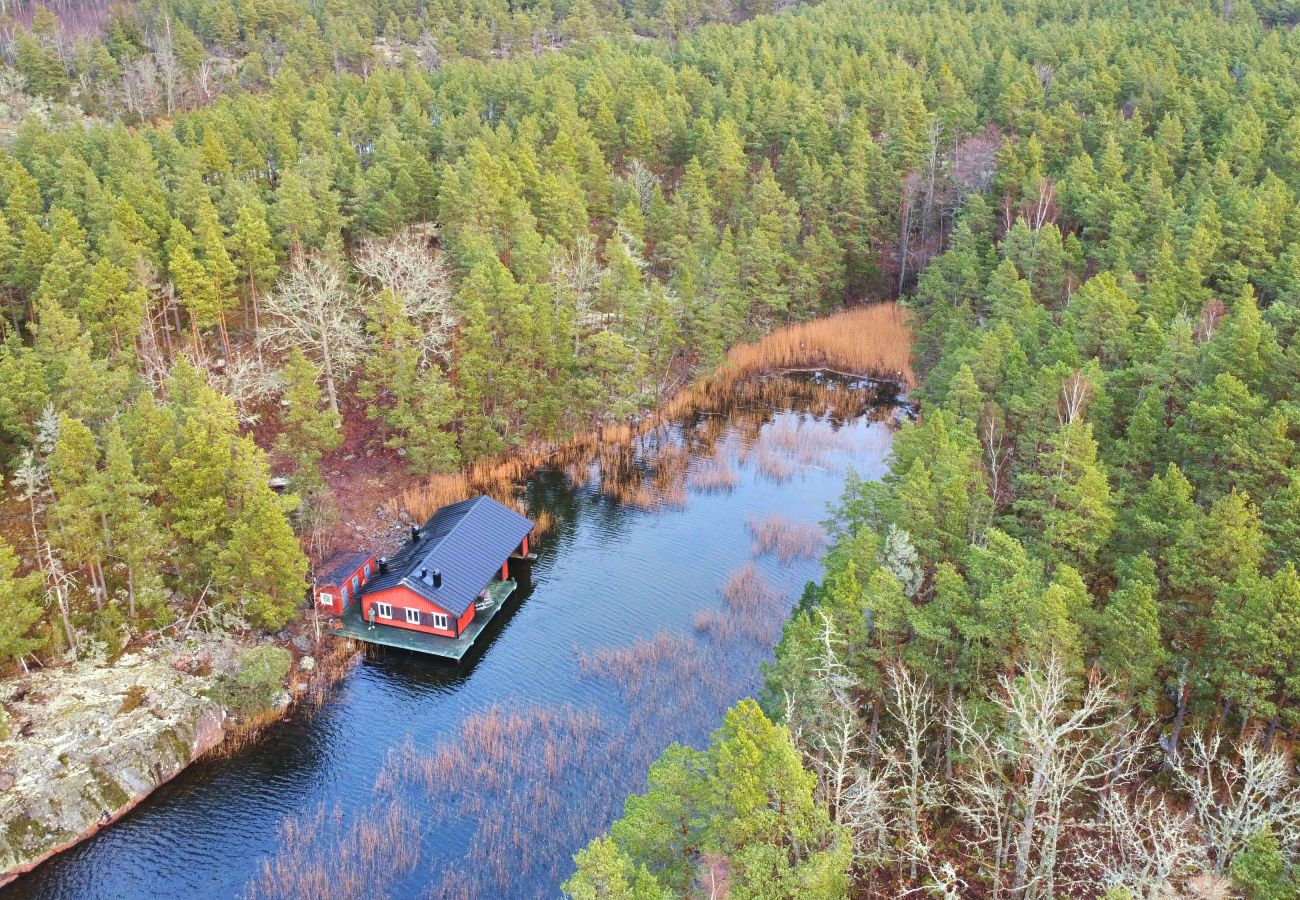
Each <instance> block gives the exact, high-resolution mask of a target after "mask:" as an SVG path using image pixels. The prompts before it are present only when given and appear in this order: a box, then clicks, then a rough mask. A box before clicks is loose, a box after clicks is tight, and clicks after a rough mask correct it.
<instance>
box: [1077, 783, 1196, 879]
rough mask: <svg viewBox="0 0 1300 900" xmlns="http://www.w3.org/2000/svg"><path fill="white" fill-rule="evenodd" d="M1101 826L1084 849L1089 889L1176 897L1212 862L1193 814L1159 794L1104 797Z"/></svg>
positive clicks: (1083, 864) (1080, 853)
mask: <svg viewBox="0 0 1300 900" xmlns="http://www.w3.org/2000/svg"><path fill="white" fill-rule="evenodd" d="M1095 825H1096V827H1095V829H1094V834H1093V835H1092V839H1091V840H1088V841H1086V842H1084V843H1083V845H1082V846H1081V847H1080V849H1079V851H1078V862H1079V864H1080V867H1081V868H1082V869H1083V870H1084V871H1087V872H1089V877H1088V878H1087V879H1086V882H1085V883H1086V884H1087V885H1094V884H1096V883H1098V882H1100V883H1101V884H1102V885H1105V886H1106V887H1113V888H1124V889H1126V890H1128V891H1129V892H1130V893H1131V894H1132V895H1133V896H1135V897H1141V898H1144V900H1157V898H1161V897H1169V896H1173V895H1174V894H1175V893H1176V892H1177V891H1176V889H1177V887H1178V883H1179V882H1180V881H1181V880H1183V879H1185V878H1186V877H1188V876H1190V875H1192V874H1194V873H1195V872H1197V871H1199V870H1200V869H1201V868H1202V866H1203V865H1204V864H1205V862H1206V859H1205V852H1204V850H1203V848H1202V846H1201V842H1200V839H1199V837H1198V835H1197V831H1196V823H1195V822H1194V821H1193V819H1192V816H1191V815H1190V814H1188V813H1184V812H1179V811H1177V810H1175V809H1173V808H1172V807H1171V806H1170V804H1169V803H1168V801H1167V800H1166V799H1165V798H1163V797H1159V796H1158V795H1157V794H1156V793H1155V791H1153V790H1147V791H1144V792H1143V793H1142V794H1141V795H1140V796H1138V797H1136V798H1132V799H1131V798H1129V797H1127V796H1125V795H1124V794H1123V793H1121V792H1119V791H1114V792H1109V793H1106V794H1103V795H1102V797H1101V802H1100V804H1099V808H1098V811H1097V821H1096V823H1095Z"/></svg>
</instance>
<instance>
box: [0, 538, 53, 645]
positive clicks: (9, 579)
mask: <svg viewBox="0 0 1300 900" xmlns="http://www.w3.org/2000/svg"><path fill="white" fill-rule="evenodd" d="M41 587H42V578H41V573H40V572H31V573H29V574H26V575H20V574H18V557H17V555H16V554H15V553H14V551H13V548H12V547H10V546H9V545H8V544H6V543H0V659H3V660H12V661H16V662H19V663H22V660H23V657H24V656H26V655H28V654H29V653H32V652H34V651H36V650H39V649H41V648H42V647H43V646H45V638H44V637H43V636H41V635H40V634H38V633H35V632H36V631H37V626H38V624H39V623H40V621H41V616H42V612H43V610H42V609H41V603H40V596H41ZM23 667H24V668H26V664H25V663H24V664H23Z"/></svg>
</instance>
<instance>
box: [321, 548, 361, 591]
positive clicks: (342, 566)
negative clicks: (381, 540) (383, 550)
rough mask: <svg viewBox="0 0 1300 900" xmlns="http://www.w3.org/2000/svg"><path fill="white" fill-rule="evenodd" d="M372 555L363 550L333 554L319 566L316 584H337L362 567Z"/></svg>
mask: <svg viewBox="0 0 1300 900" xmlns="http://www.w3.org/2000/svg"><path fill="white" fill-rule="evenodd" d="M372 555H373V554H371V553H369V552H367V551H365V550H352V551H344V552H341V553H335V554H334V555H333V556H331V557H330V558H329V559H328V560H327V561H326V562H325V564H324V565H322V566H321V571H320V574H319V575H317V576H316V583H317V584H319V585H327V584H328V585H334V584H339V583H340V582H342V581H343V579H344V578H347V577H348V576H349V575H351V574H352V573H353V572H355V571H356V570H357V569H359V568H361V567H362V566H364V565H365V564H366V560H368V559H370V557H371V556H372Z"/></svg>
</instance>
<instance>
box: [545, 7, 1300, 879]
mask: <svg viewBox="0 0 1300 900" xmlns="http://www.w3.org/2000/svg"><path fill="white" fill-rule="evenodd" d="M1258 13H1259V11H1257V10H1256V9H1255V8H1253V7H1250V6H1249V5H1234V4H1224V5H1223V6H1222V7H1220V6H1218V5H1213V6H1212V5H1210V4H1190V5H1189V4H1182V5H1180V6H1178V7H1177V9H1174V8H1171V7H1167V6H1162V5H1159V4H1147V3H1138V4H1131V3H1128V4H1111V3H1102V4H1089V5H1084V4H1076V3H1073V2H1054V0H1049V2H1044V3H1022V4H1011V5H1007V6H1003V5H998V6H994V7H989V6H981V5H978V4H974V5H973V4H965V3H940V4H938V5H935V4H931V3H925V4H914V3H909V2H901V3H891V4H883V3H881V4H877V3H847V4H844V5H843V6H828V7H822V8H820V9H818V10H815V11H809V12H805V13H801V14H798V15H795V16H792V17H789V18H782V19H779V20H777V21H774V22H771V23H766V22H765V23H760V24H758V25H755V26H748V27H747V28H741V29H739V31H740V32H741V33H746V32H747V31H748V30H749V29H752V30H753V32H754V33H755V35H756V40H758V41H759V42H760V43H761V42H768V41H775V42H782V41H788V42H789V43H788V44H783V46H790V45H794V46H797V47H798V51H797V53H795V54H791V55H782V56H780V57H779V58H781V59H782V60H783V61H786V60H789V62H788V63H783V64H788V65H790V66H800V65H804V66H808V67H810V70H811V71H816V72H821V71H824V70H825V69H826V68H828V63H827V60H830V59H834V60H840V61H842V60H843V59H844V56H845V55H846V54H851V53H852V52H853V51H852V50H849V49H846V48H859V47H864V46H874V45H876V44H878V43H883V44H884V45H885V46H887V47H888V48H889V52H888V53H887V54H884V56H885V57H886V58H888V59H889V60H890V62H891V64H893V66H894V68H893V69H891V71H890V75H891V76H892V79H893V80H892V81H891V82H890V83H891V84H892V85H893V86H894V87H895V89H896V90H897V91H898V93H899V94H900V95H901V96H904V97H907V98H909V101H908V102H910V103H912V104H915V105H916V107H917V108H918V109H924V110H925V111H926V115H925V117H924V118H925V120H926V122H927V123H928V126H927V127H926V128H923V129H921V130H920V131H919V132H909V131H908V130H907V128H906V127H904V126H903V125H902V124H901V123H902V122H904V121H905V120H904V119H901V118H891V116H890V112H889V110H888V109H885V110H882V112H883V115H882V118H881V120H880V121H882V122H885V123H892V124H893V127H892V128H891V130H890V131H889V137H890V140H891V141H894V142H902V141H905V140H908V139H915V140H917V141H918V142H919V146H921V147H923V148H928V158H927V157H926V156H925V155H924V154H923V156H922V158H921V160H920V161H919V162H920V164H919V165H916V166H915V167H914V168H912V169H911V171H910V173H909V174H908V176H907V178H906V180H905V184H906V185H907V187H906V188H905V194H904V196H905V205H904V210H903V213H904V215H903V218H902V220H901V222H900V231H899V236H900V238H901V240H900V246H899V252H900V259H901V260H902V261H903V265H902V267H901V268H902V269H903V270H910V271H911V272H913V273H915V275H916V281H915V285H914V287H913V288H912V290H911V291H909V295H908V296H907V297H906V299H905V300H904V303H905V305H906V306H907V307H908V308H909V309H910V310H911V313H912V316H913V319H912V325H913V327H914V329H915V331H916V335H917V340H916V344H915V355H914V365H915V369H916V378H917V384H918V387H917V390H916V392H915V394H914V396H915V398H916V399H917V400H918V401H919V405H918V409H917V416H916V418H915V421H909V422H906V423H905V424H903V425H902V427H901V428H900V430H899V432H898V434H897V435H896V437H895V440H894V443H893V450H892V467H891V471H890V473H889V474H888V475H887V476H886V477H885V478H884V479H883V481H882V482H879V483H877V482H864V481H862V480H860V479H858V478H856V477H850V479H849V482H848V484H847V487H846V490H845V493H844V496H843V498H842V500H841V502H840V503H839V504H838V505H837V506H836V508H835V509H834V510H833V512H832V514H831V517H830V519H829V520H828V522H827V523H826V526H827V529H828V533H829V539H830V543H829V547H828V549H827V552H826V556H825V560H824V565H825V574H824V577H823V579H822V580H821V581H820V583H818V584H815V585H812V586H810V588H809V590H808V591H807V592H806V593H805V595H804V597H803V599H802V601H801V602H800V604H799V608H798V609H797V611H796V612H795V614H794V615H793V617H792V618H791V619H790V621H789V622H788V623H787V624H786V626H785V629H784V632H783V635H782V637H781V640H780V643H779V645H778V648H777V657H776V660H775V662H774V663H773V664H772V665H771V666H770V667H769V668H768V670H767V684H766V686H765V689H764V691H763V692H762V706H763V712H764V713H765V717H764V718H757V717H755V716H754V715H753V710H752V708H750V707H748V706H744V707H738V708H737V712H738V713H740V712H743V713H744V715H742V716H740V717H739V719H737V718H733V719H731V720H730V721H729V726H728V727H729V728H733V729H734V727H735V724H736V722H737V721H739V720H743V721H744V722H745V723H746V725H745V727H746V728H748V729H749V735H748V739H749V740H751V741H754V742H759V741H762V740H765V738H764V736H765V735H768V734H770V733H771V729H773V728H775V729H777V730H779V731H782V732H783V733H784V734H786V735H787V736H788V737H789V739H790V740H791V741H792V742H793V745H794V746H795V747H797V748H798V750H799V751H800V754H801V758H802V764H803V766H804V768H805V769H806V771H807V773H809V774H810V775H811V776H813V777H815V781H816V788H815V798H816V803H817V808H818V809H819V811H822V812H824V813H825V814H826V815H827V816H828V817H829V820H830V821H831V822H832V823H833V824H834V825H835V826H837V827H840V828H844V829H847V832H848V834H849V835H850V836H851V842H852V851H851V853H849V854H847V855H846V856H844V857H841V858H837V859H838V862H837V864H839V865H841V866H842V868H840V869H839V874H841V875H843V876H845V877H846V878H847V881H840V882H834V881H831V880H826V881H818V882H816V883H813V882H808V881H802V880H800V879H801V878H802V875H801V871H802V870H801V866H802V865H803V864H804V859H805V858H806V857H805V856H803V855H801V854H806V853H808V852H812V851H816V850H822V851H825V852H829V851H830V850H831V849H832V848H834V847H837V846H839V845H838V844H837V842H836V839H835V838H832V837H827V836H825V835H823V836H822V838H821V841H820V843H817V842H810V843H806V844H801V843H799V842H797V841H792V840H790V839H789V838H788V837H785V838H775V839H774V838H773V837H772V836H771V833H770V832H769V831H766V830H765V829H766V828H767V827H768V826H769V825H770V824H771V822H772V821H773V819H779V818H780V816H781V807H780V805H779V804H768V805H759V806H758V807H757V808H754V809H749V810H744V809H743V808H740V809H738V810H735V811H737V812H738V813H743V814H742V815H738V816H736V817H733V816H731V815H730V814H723V815H718V814H717V812H716V807H715V805H714V804H716V803H717V802H718V800H719V798H720V797H722V796H724V795H725V792H726V791H727V790H728V789H729V787H730V786H731V785H730V784H728V783H727V782H726V781H725V780H724V781H722V782H720V781H719V780H717V779H715V778H711V777H709V776H707V775H703V776H701V766H700V765H699V764H698V763H697V762H695V761H694V760H693V758H692V757H691V756H690V754H692V753H694V752H696V751H688V750H683V749H681V748H672V749H670V750H669V751H668V752H667V753H665V755H664V757H663V758H662V759H661V760H660V761H659V762H658V763H656V765H655V767H654V768H652V770H651V772H652V775H651V778H650V782H649V784H648V787H647V790H646V791H645V792H644V793H643V794H640V795H637V796H635V797H633V798H631V799H629V801H628V804H627V807H626V810H625V814H624V818H623V819H621V820H620V821H619V822H617V823H615V825H614V826H613V828H612V829H611V831H610V832H609V834H608V836H607V837H602V838H599V839H597V840H596V841H594V842H593V843H592V844H591V845H590V846H589V847H588V849H587V850H586V851H583V852H582V853H580V854H579V855H578V856H577V858H576V859H577V871H576V873H575V874H574V876H573V877H572V879H571V880H570V881H569V882H568V884H567V886H566V887H567V889H568V891H569V892H570V894H571V895H572V896H578V897H585V896H593V895H599V894H601V893H602V892H604V893H605V894H607V895H619V894H621V895H622V896H660V895H673V896H676V895H680V894H683V893H685V894H688V895H690V896H699V897H704V896H716V895H717V894H718V892H719V885H720V884H721V885H723V888H722V889H723V890H724V891H725V892H726V893H727V895H728V896H733V897H737V896H744V897H749V896H770V895H772V894H771V893H768V892H767V889H768V888H769V887H771V886H772V885H777V887H775V888H773V890H774V892H775V894H777V895H783V896H801V897H843V896H879V897H895V896H900V895H903V894H910V893H912V892H917V893H920V892H927V893H930V894H933V895H935V896H943V897H950V898H956V897H965V896H991V897H1009V898H1014V900H1027V898H1048V897H1053V896H1075V895H1077V896H1102V895H1104V896H1106V897H1108V898H1137V897H1157V896H1216V895H1224V896H1226V895H1243V896H1248V897H1259V896H1277V897H1290V896H1294V895H1295V893H1296V891H1297V885H1298V883H1300V882H1298V880H1297V867H1298V866H1300V855H1298V854H1300V783H1298V781H1297V777H1296V770H1295V765H1294V759H1293V756H1292V752H1293V750H1294V747H1295V738H1296V735H1297V729H1300V693H1297V691H1300V681H1297V674H1298V673H1300V576H1297V571H1296V563H1297V552H1298V551H1300V545H1297V544H1296V541H1295V540H1294V537H1295V535H1294V531H1295V529H1294V524H1293V523H1294V521H1295V520H1296V516H1297V512H1298V511H1300V506H1297V503H1296V499H1297V496H1298V495H1297V493H1296V484H1297V478H1298V477H1300V457H1297V452H1296V440H1297V438H1300V418H1298V417H1297V414H1296V411H1297V408H1298V407H1297V404H1298V403H1300V394H1298V393H1297V390H1296V387H1297V385H1298V384H1300V378H1298V377H1297V376H1300V355H1298V353H1300V337H1298V332H1297V328H1296V325H1297V323H1298V322H1300V281H1297V277H1296V273H1297V269H1296V263H1297V259H1300V245H1298V244H1297V243H1296V242H1295V235H1296V234H1297V230H1296V226H1297V224H1300V223H1298V222H1297V220H1296V209H1297V206H1296V192H1297V190H1300V162H1298V161H1297V159H1296V157H1295V155H1294V152H1293V151H1294V144H1295V135H1296V134H1297V131H1296V129H1297V122H1298V121H1300V120H1297V118H1296V116H1295V112H1294V110H1295V100H1296V96H1297V84H1296V80H1295V77H1294V73H1295V71H1296V63H1297V59H1300V55H1298V54H1300V43H1297V41H1296V38H1295V34H1294V33H1293V32H1291V31H1290V30H1287V29H1271V28H1269V27H1267V26H1266V24H1265V22H1264V21H1261V18H1260V17H1259V14H1258ZM792 56H793V57H794V58H793V59H792ZM829 67H832V68H833V64H831V65H830V66H829ZM869 68H870V64H867V63H864V64H863V65H862V69H861V70H859V71H863V70H868V69H869ZM864 89H865V90H870V88H864ZM959 122H960V123H964V124H963V125H958V124H957V123H959ZM981 128H983V129H985V130H984V131H983V132H980V129H981ZM981 134H982V135H983V138H988V137H992V138H993V140H994V143H995V145H996V146H997V147H998V149H997V151H996V154H995V155H996V159H995V160H989V162H990V165H989V167H988V169H987V170H986V172H987V175H988V177H987V179H985V180H983V181H982V182H981V183H980V184H979V185H978V186H976V187H975V188H974V189H972V190H970V191H969V192H966V193H964V194H962V195H961V196H960V197H958V198H955V202H954V197H953V195H952V194H947V195H945V194H944V192H943V191H937V192H936V194H935V197H931V196H930V191H929V187H928V185H929V184H931V183H932V179H933V178H935V177H936V176H937V177H940V178H945V177H946V178H953V177H954V176H955V174H956V173H960V172H965V173H966V174H967V175H968V176H969V175H970V173H971V172H972V171H973V169H972V168H971V167H972V166H975V167H978V165H979V164H978V163H977V162H976V159H975V157H973V156H972V155H971V154H977V153H978V143H979V141H980V140H982V139H983V138H981V137H980V135H981ZM963 139H964V140H965V144H963ZM932 203H933V204H934V206H937V207H940V208H941V209H942V212H939V213H936V214H935V218H934V219H933V220H931V219H928V218H927V216H928V215H929V213H927V212H926V210H927V209H932V208H933V207H932V206H931V204H932ZM913 214H916V215H919V216H920V217H921V219H922V222H921V223H919V224H917V225H916V228H915V230H912V228H911V226H909V225H908V218H909V217H910V216H911V215H913ZM926 222H929V224H926ZM931 250H933V251H935V252H933V253H931V252H930V251H931ZM914 252H915V253H916V254H917V257H916V259H915V262H916V263H917V265H916V267H915V268H911V260H912V259H913V257H912V254H913V253H914ZM896 274H897V275H898V278H899V281H898V283H899V285H900V286H902V287H903V288H905V289H906V288H907V286H908V282H909V281H910V278H909V277H908V276H907V274H906V271H898V272H897V273H896ZM756 460H757V461H758V464H759V465H762V456H761V453H760V454H758V455H757V456H756ZM773 477H780V472H779V470H776V469H775V468H774V470H773ZM700 625H701V627H702V628H703V629H706V630H708V629H710V628H711V627H712V626H711V623H710V622H708V621H702V622H701V623H700ZM754 758H755V759H757V758H758V757H754ZM758 771H760V772H763V771H764V770H763V769H762V768H761V767H760V768H759V769H758ZM697 777H698V780H697ZM766 777H767V780H766V781H763V782H762V784H761V786H760V787H758V788H757V790H760V791H761V790H765V791H766V792H767V796H769V797H776V796H778V795H779V792H780V791H782V790H783V789H784V788H785V787H786V786H787V784H788V781H789V779H790V778H791V776H790V774H789V773H786V772H780V771H772V772H769V773H766ZM647 810H649V811H652V812H651V814H650V815H649V816H648V815H647V812H646V811H647ZM728 812H731V810H729V811H728ZM738 833H739V834H742V835H745V836H746V839H745V840H741V841H736V840H735V835H736V834H738ZM796 850H797V851H798V852H794V851H796ZM752 854H760V855H762V858H763V859H764V860H765V861H766V865H765V867H764V869H763V873H764V877H763V879H761V880H758V879H756V880H754V881H749V880H747V879H746V873H747V871H748V869H747V867H748V864H749V863H748V860H749V859H750V858H751V855H752ZM720 873H721V874H720ZM787 879H794V880H795V881H796V882H797V883H798V885H799V886H798V888H797V889H792V888H790V887H789V886H788V885H789V884H790V883H791V882H789V881H787ZM611 885H613V886H615V887H613V888H610V887H609V886H611Z"/></svg>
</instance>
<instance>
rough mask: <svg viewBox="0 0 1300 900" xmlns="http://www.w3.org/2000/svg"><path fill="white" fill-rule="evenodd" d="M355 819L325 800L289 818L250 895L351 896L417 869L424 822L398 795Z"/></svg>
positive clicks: (336, 899)
mask: <svg viewBox="0 0 1300 900" xmlns="http://www.w3.org/2000/svg"><path fill="white" fill-rule="evenodd" d="M387 799H388V802H386V803H383V804H376V805H375V806H374V807H372V808H370V809H369V810H367V811H366V812H365V813H363V814H362V815H360V816H359V817H357V818H356V819H354V820H353V821H351V822H346V821H345V820H344V816H343V812H342V810H341V809H340V808H338V807H335V808H334V809H332V810H328V811H327V810H326V808H325V806H324V804H322V805H321V806H320V807H319V808H318V809H317V810H316V812H315V813H314V814H310V815H306V816H301V817H296V818H290V819H286V820H285V821H284V822H283V823H281V826H280V834H279V839H278V841H277V845H278V846H277V852H276V854H275V855H274V857H271V858H268V859H265V860H263V862H262V869H261V872H260V873H259V875H258V877H257V878H256V879H255V880H254V881H253V882H252V884H250V885H249V887H248V889H247V891H246V896H247V897H248V898H249V900H260V898H263V897H265V898H281V897H309V898H312V900H350V898H353V897H371V896H383V895H384V894H385V893H386V891H385V890H384V888H385V886H386V885H388V884H390V883H391V882H393V881H394V880H396V879H397V878H399V877H401V876H404V875H406V874H409V873H410V872H411V871H413V870H414V869H415V866H416V864H417V863H418V862H419V858H420V840H419V837H420V822H419V820H418V819H417V818H416V816H415V815H414V814H413V813H412V812H411V811H410V810H409V809H408V808H407V806H406V805H405V804H403V803H401V802H399V801H397V800H396V799H394V798H387Z"/></svg>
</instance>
